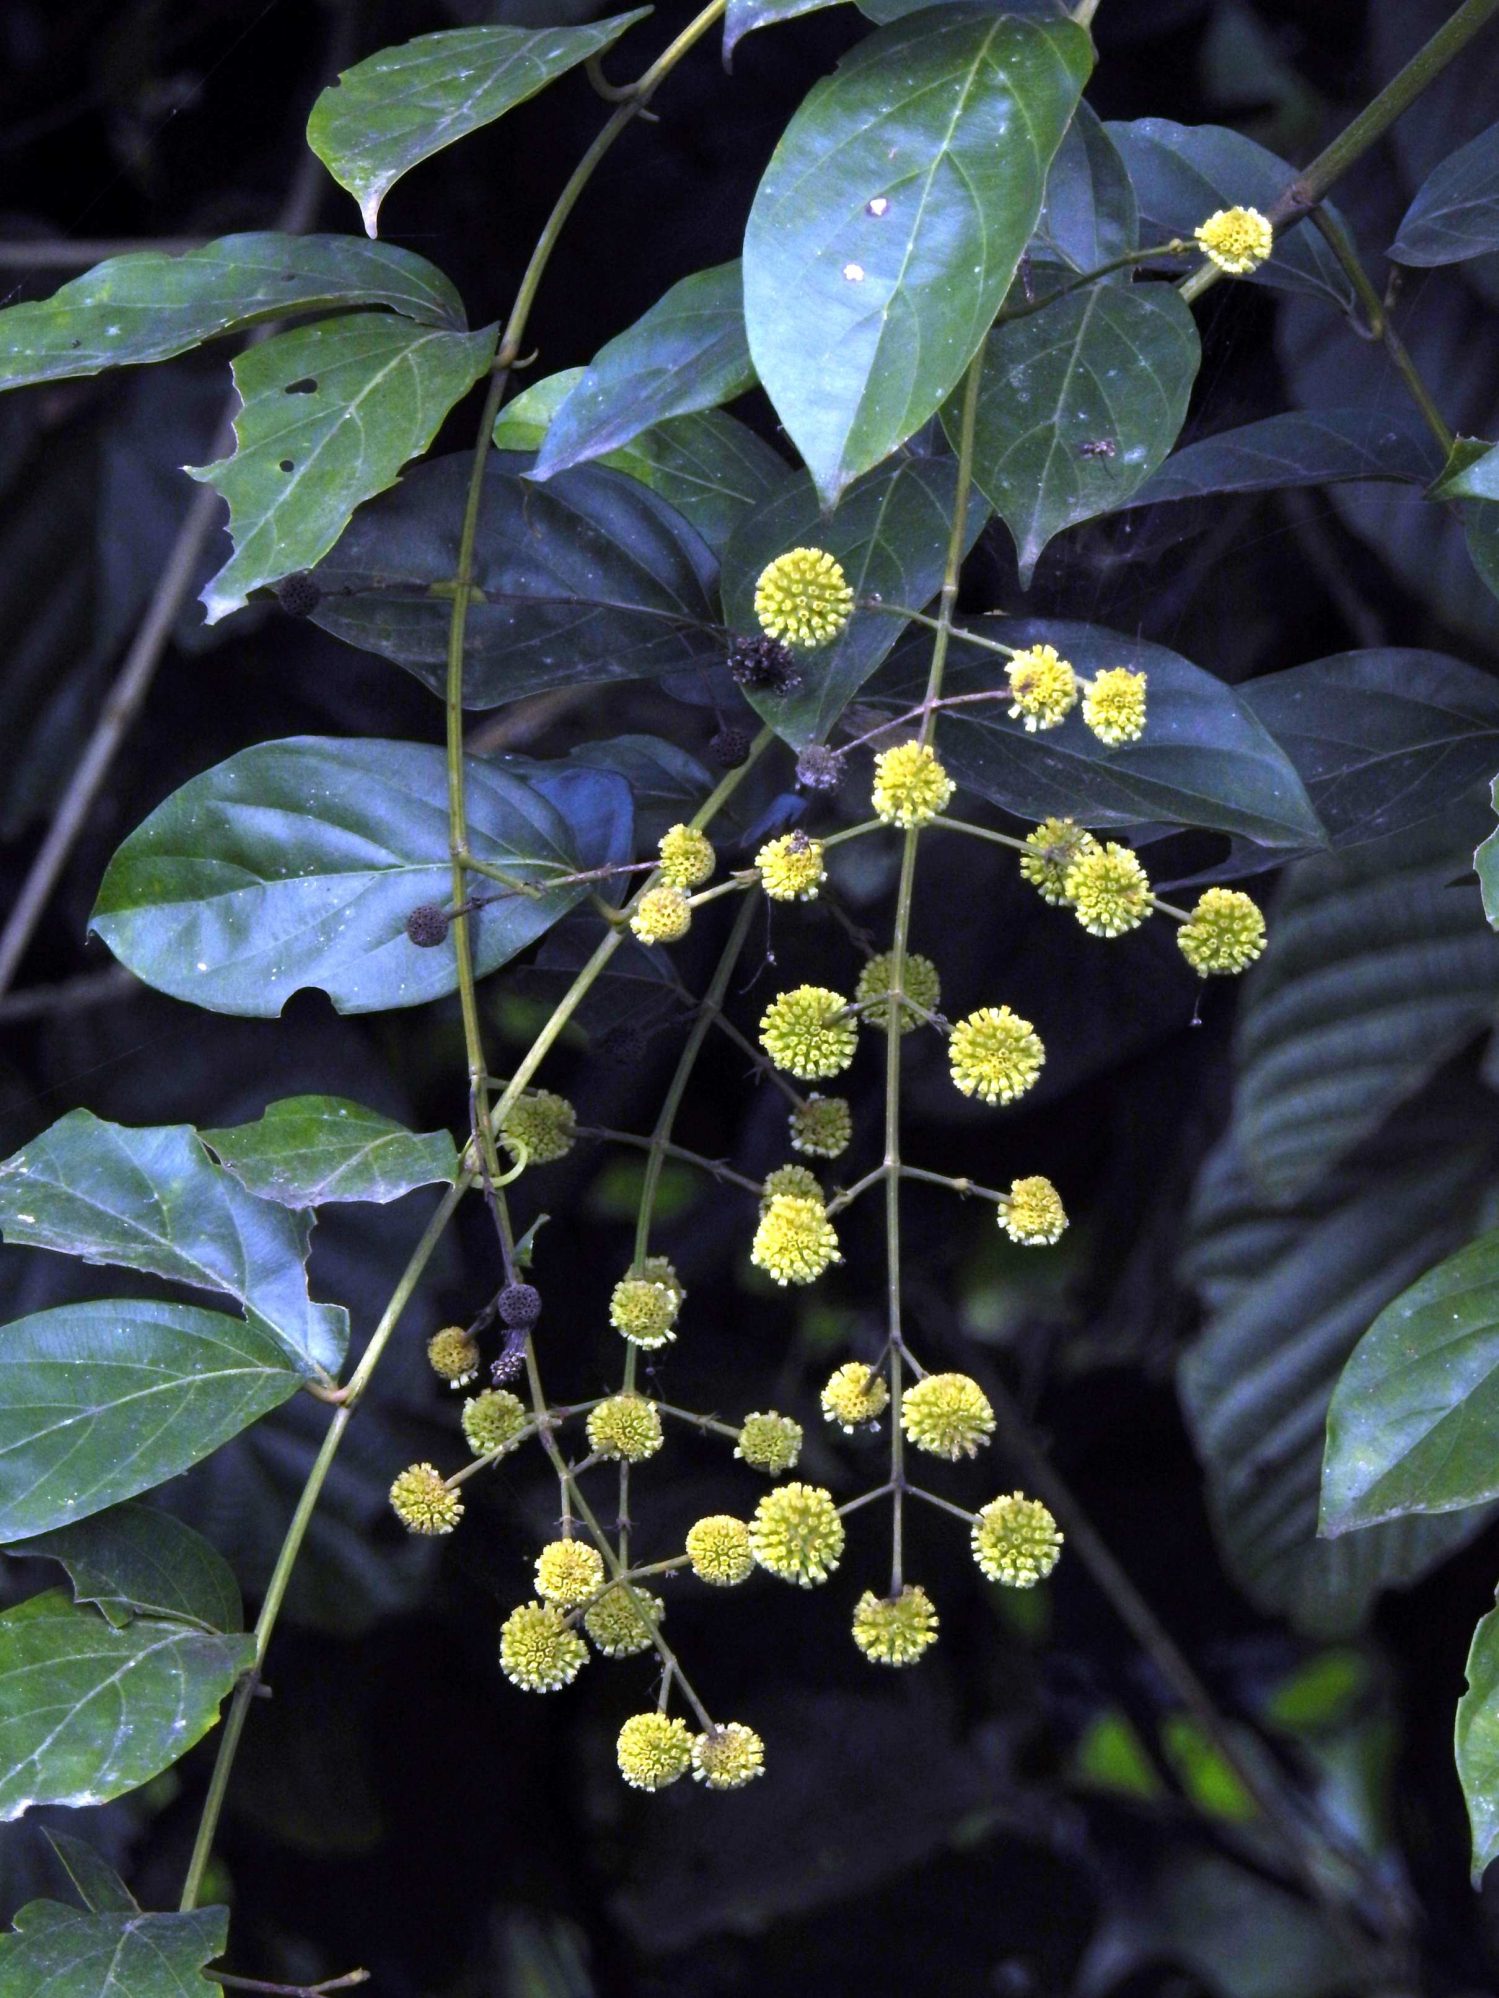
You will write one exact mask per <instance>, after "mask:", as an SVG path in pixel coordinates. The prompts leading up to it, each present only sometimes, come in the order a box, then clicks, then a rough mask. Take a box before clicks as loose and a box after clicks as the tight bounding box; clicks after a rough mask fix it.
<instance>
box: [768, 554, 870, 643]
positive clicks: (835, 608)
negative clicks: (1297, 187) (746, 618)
mask: <svg viewBox="0 0 1499 1998" xmlns="http://www.w3.org/2000/svg"><path fill="white" fill-rule="evenodd" d="M853 607H854V593H853V591H852V590H851V589H850V588H849V583H848V578H847V576H845V575H844V573H843V567H842V564H841V563H840V562H839V561H838V560H837V558H836V557H835V556H832V555H830V554H828V552H827V550H826V549H825V548H792V549H789V550H788V551H787V553H786V554H784V555H778V556H777V557H776V559H775V560H774V561H773V562H769V563H767V564H766V566H765V567H764V568H763V569H762V570H761V571H760V575H759V579H758V580H757V582H756V584H755V616H756V617H757V618H758V620H759V622H760V629H761V630H762V631H764V632H765V633H766V634H767V635H768V636H769V637H771V638H778V639H780V640H782V641H783V643H785V644H787V645H792V646H796V647H797V648H799V649H807V650H812V649H815V648H816V647H818V646H822V645H828V644H831V642H832V641H833V639H835V638H836V637H837V636H838V634H839V632H841V631H842V630H843V628H844V626H845V625H846V624H847V623H848V620H849V616H850V614H851V613H852V611H853Z"/></svg>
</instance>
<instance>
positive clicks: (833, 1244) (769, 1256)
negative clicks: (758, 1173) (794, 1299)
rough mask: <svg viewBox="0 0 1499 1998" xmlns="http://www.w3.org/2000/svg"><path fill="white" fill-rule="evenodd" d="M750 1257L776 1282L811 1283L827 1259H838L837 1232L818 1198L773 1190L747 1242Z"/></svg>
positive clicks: (824, 1267)
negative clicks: (751, 1238) (758, 1222)
mask: <svg viewBox="0 0 1499 1998" xmlns="http://www.w3.org/2000/svg"><path fill="white" fill-rule="evenodd" d="M750 1261H751V1262H752V1263H753V1264H754V1265H755V1268H756V1269H758V1270H764V1271H765V1273H766V1275H767V1276H769V1277H773V1278H774V1279H775V1281H776V1282H777V1283H779V1284H788V1283H815V1282H816V1280H817V1278H818V1277H820V1276H821V1275H822V1273H823V1271H824V1270H825V1269H826V1268H827V1266H828V1264H829V1263H841V1262H842V1261H843V1257H842V1255H841V1253H840V1251H839V1248H838V1236H837V1233H836V1232H835V1230H834V1228H833V1224H832V1222H831V1221H830V1220H829V1219H828V1210H827V1209H826V1207H824V1206H823V1204H822V1200H821V1198H820V1197H819V1198H818V1199H816V1200H811V1199H808V1197H807V1196H806V1195H805V1194H802V1193H777V1194H776V1195H774V1196H773V1198H771V1199H770V1200H768V1201H767V1202H766V1203H765V1206H764V1208H763V1210H762V1212H761V1215H760V1225H759V1227H758V1228H757V1229H756V1230H755V1239H754V1241H753V1242H752V1243H751V1244H750Z"/></svg>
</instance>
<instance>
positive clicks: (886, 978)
mask: <svg viewBox="0 0 1499 1998" xmlns="http://www.w3.org/2000/svg"><path fill="white" fill-rule="evenodd" d="M894 956H895V953H894V952H893V951H888V950H884V951H881V952H880V954H879V956H878V957H872V958H871V959H870V960H869V962H868V964H866V965H865V967H864V969H863V970H862V971H861V972H860V973H859V982H858V984H857V985H856V986H855V988H854V999H855V1000H856V1002H857V1003H858V1004H859V1005H861V1006H868V1007H869V1008H870V1010H869V1011H868V1012H866V1013H865V1014H864V1015H863V1020H864V1024H865V1026H866V1027H877V1028H878V1029H879V1030H880V1032H881V1033H883V1032H884V1031H885V1024H886V1022H887V1021H888V1019H889V1017H890V1008H889V1007H888V1006H881V1005H879V1004H877V1003H876V1002H877V1001H879V1000H880V999H882V998H883V997H884V995H885V994H886V993H887V992H888V991H889V990H890V986H891V982H892V981H891V972H892V969H893V960H894ZM901 987H902V990H903V991H904V993H905V996H906V998H907V999H911V1000H914V1001H915V1003H916V1004H917V1005H918V1006H920V1007H921V1008H922V1010H923V1011H924V1012H927V1013H935V1012H936V1010H937V1007H938V1005H939V1004H940V1003H941V999H942V980H941V979H940V978H939V977H938V975H937V967H936V965H935V964H933V963H932V960H931V959H930V958H929V957H922V956H921V955H920V954H919V952H917V951H907V952H906V969H905V974H904V976H903V977H902V979H901ZM924 1025H925V1022H924V1021H923V1020H922V1018H921V1014H920V1013H913V1012H912V1011H911V1010H910V1008H909V1007H907V1006H906V1005H904V1004H902V1006H901V1009H900V1030H901V1032H902V1033H903V1034H909V1033H911V1032H913V1031H914V1029H915V1028H917V1027H920V1026H924Z"/></svg>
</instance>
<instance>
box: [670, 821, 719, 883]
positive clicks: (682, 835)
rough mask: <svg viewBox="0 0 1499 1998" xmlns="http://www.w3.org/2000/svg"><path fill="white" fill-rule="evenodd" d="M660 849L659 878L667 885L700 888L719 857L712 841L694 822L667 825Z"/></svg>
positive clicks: (709, 875) (710, 873)
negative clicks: (690, 823) (691, 824)
mask: <svg viewBox="0 0 1499 1998" xmlns="http://www.w3.org/2000/svg"><path fill="white" fill-rule="evenodd" d="M659 851H660V855H661V879H662V880H663V881H664V882H665V883H666V885H667V887H668V888H701V887H702V885H703V883H704V882H705V881H708V880H710V879H711V878H712V874H713V869H714V866H715V865H716V863H717V859H718V856H717V855H716V854H715V853H714V851H713V842H712V841H711V840H710V839H709V837H708V835H707V834H706V833H701V832H699V831H698V830H697V828H696V826H687V825H675V826H668V827H667V829H666V831H665V832H664V833H662V835H661V845H660V848H659Z"/></svg>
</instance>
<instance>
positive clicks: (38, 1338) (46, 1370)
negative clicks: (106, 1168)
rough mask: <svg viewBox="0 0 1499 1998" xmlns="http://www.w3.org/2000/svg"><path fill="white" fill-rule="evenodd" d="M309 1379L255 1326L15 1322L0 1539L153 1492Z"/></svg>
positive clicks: (126, 1315)
mask: <svg viewBox="0 0 1499 1998" xmlns="http://www.w3.org/2000/svg"><path fill="white" fill-rule="evenodd" d="M302 1380H303V1376H302V1375H301V1374H300V1373H299V1372H297V1371H296V1370H295V1369H294V1368H293V1367H292V1365H291V1364H290V1362H289V1361H288V1359H287V1357H286V1352H285V1349H284V1348H283V1347H282V1346H280V1345H279V1344H278V1343H277V1342H276V1341H275V1340H274V1339H272V1338H271V1337H270V1335H269V1334H268V1333H266V1332H263V1331H261V1330H260V1328H259V1327H258V1326H255V1325H246V1324H242V1323H241V1322H240V1320H239V1319H237V1318H226V1317H225V1316H224V1315H223V1314H222V1313H221V1312H217V1311H199V1310H196V1309H195V1308H194V1307H193V1306H191V1305H186V1304H143V1303H139V1302H137V1301H135V1300H131V1299H126V1300H121V1299H110V1298H105V1299H102V1300H100V1301H99V1302H97V1303H93V1304H65V1305H63V1306H62V1307H61V1308H60V1309H58V1310H56V1311H39V1312H37V1313H36V1314H35V1315H34V1316H33V1317H30V1318H18V1319H16V1320H15V1321H14V1322H13V1323H12V1324H10V1325H7V1326H6V1328H5V1337H4V1339H3V1340H0V1542H9V1541H13V1540H21V1539H24V1538H26V1537H27V1536H28V1535H31V1534H37V1533H46V1532H48V1531H50V1529H51V1528H53V1527H56V1526H65V1525H67V1524H69V1523H70V1522H71V1521H72V1520H75V1519H86V1518H87V1517H88V1515H89V1514H90V1513H95V1512H102V1511H103V1510H104V1508H105V1507H106V1506H111V1505H117V1504H118V1503H119V1502H120V1500H121V1499H127V1498H134V1497H135V1496H136V1494H137V1493H139V1492H144V1491H149V1490H150V1488H151V1487H152V1486H153V1485H159V1484H160V1483H161V1481H162V1480H163V1479H164V1478H172V1477H175V1476H176V1475H177V1473H178V1472H179V1471H185V1470H186V1469H187V1467H188V1465H189V1464H195V1463H197V1461H198V1459H199V1458H200V1457H206V1456H207V1455H208V1454H209V1453H210V1452H211V1451H213V1450H216V1449H217V1448H218V1447H219V1445H220V1444H221V1443H224V1442H226V1441H227V1440H228V1439H229V1437H231V1436H234V1435H236V1434H237V1433H238V1432H239V1431H240V1430H241V1429H243V1428H245V1426H246V1425H247V1424H248V1423H251V1422H254V1421H255V1420H256V1418H257V1417H258V1416H261V1415H264V1414H265V1413H266V1411H267V1409H271V1408H274V1407H275V1406H276V1404H277V1403H278V1402H282V1401H285V1400H286V1399H287V1397H288V1396H289V1395H293V1394H295V1393H296V1392H297V1390H298V1388H300V1387H301V1385H302ZM0 1766H3V1762H0Z"/></svg>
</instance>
